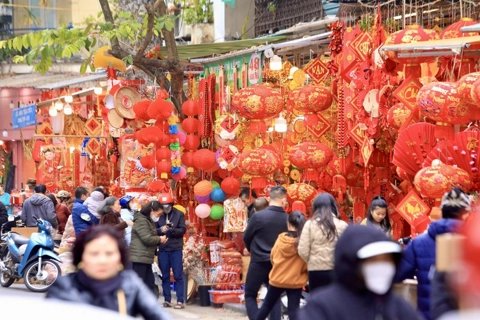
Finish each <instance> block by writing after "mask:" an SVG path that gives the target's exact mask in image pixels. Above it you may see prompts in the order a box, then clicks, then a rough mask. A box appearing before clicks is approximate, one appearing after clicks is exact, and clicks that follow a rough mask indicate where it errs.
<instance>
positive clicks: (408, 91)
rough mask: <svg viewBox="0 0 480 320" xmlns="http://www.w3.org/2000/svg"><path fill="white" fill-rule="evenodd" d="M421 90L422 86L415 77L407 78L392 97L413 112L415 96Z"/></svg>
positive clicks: (415, 103)
mask: <svg viewBox="0 0 480 320" xmlns="http://www.w3.org/2000/svg"><path fill="white" fill-rule="evenodd" d="M421 88H422V84H421V83H420V81H418V79H417V77H414V76H409V77H408V78H406V79H405V80H404V81H403V82H402V84H401V85H400V86H398V88H397V89H396V90H395V91H394V92H393V95H394V96H395V98H397V99H398V101H400V102H401V103H403V104H404V105H405V106H406V107H408V108H410V109H411V110H414V109H415V107H416V105H417V95H418V92H419V91H420V89H421Z"/></svg>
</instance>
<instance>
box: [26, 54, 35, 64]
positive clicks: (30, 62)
mask: <svg viewBox="0 0 480 320" xmlns="http://www.w3.org/2000/svg"><path fill="white" fill-rule="evenodd" d="M32 60H33V56H32V55H31V54H27V56H26V62H27V64H28V65H29V66H30V65H32Z"/></svg>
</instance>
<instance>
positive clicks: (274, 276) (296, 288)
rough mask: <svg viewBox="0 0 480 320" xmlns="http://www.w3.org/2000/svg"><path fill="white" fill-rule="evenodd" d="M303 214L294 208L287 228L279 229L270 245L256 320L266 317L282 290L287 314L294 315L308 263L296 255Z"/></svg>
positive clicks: (297, 307)
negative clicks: (265, 285) (264, 290)
mask: <svg viewBox="0 0 480 320" xmlns="http://www.w3.org/2000/svg"><path fill="white" fill-rule="evenodd" d="M305 222H306V219H305V216H304V215H303V214H302V213H301V212H300V211H293V212H292V213H290V215H289V216H288V220H287V226H288V232H284V233H281V234H280V235H279V236H278V238H277V241H276V242H275V245H274V246H273V248H272V253H271V255H270V260H271V261H272V271H270V275H269V279H270V280H269V286H268V292H267V295H266V297H265V300H264V301H263V305H262V307H261V308H260V310H259V311H258V313H257V317H256V320H265V319H266V318H267V316H268V314H269V313H270V311H271V310H272V308H273V306H275V304H276V303H277V301H278V300H279V299H280V297H281V295H282V293H283V292H284V291H286V292H287V297H288V318H289V319H290V320H296V319H297V311H298V309H299V307H300V299H301V297H302V288H303V287H304V286H305V285H306V284H307V281H308V270H307V263H306V262H305V261H304V260H303V259H302V258H300V256H299V255H298V250H297V247H298V240H299V238H300V234H301V233H302V229H303V226H304V225H305Z"/></svg>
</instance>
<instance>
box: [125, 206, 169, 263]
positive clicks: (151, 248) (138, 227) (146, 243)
mask: <svg viewBox="0 0 480 320" xmlns="http://www.w3.org/2000/svg"><path fill="white" fill-rule="evenodd" d="M133 223H134V225H133V228H132V241H131V242H130V260H131V261H132V262H137V263H146V264H152V263H153V259H154V258H155V253H156V251H157V245H158V244H159V243H160V237H159V236H158V235H157V230H156V229H155V224H154V223H153V221H152V219H150V217H145V216H144V215H143V214H141V213H140V212H135V214H134V216H133ZM168 241H170V239H168ZM168 241H167V242H168Z"/></svg>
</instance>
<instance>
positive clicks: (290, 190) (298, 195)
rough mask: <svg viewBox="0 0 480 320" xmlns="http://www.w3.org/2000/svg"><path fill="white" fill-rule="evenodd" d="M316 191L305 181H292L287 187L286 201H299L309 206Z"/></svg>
mask: <svg viewBox="0 0 480 320" xmlns="http://www.w3.org/2000/svg"><path fill="white" fill-rule="evenodd" d="M317 194H318V191H317V190H316V189H315V188H314V187H312V186H311V185H308V184H306V183H293V184H291V185H289V186H288V187H287V197H288V202H290V203H293V202H295V201H301V202H303V203H304V204H305V206H307V207H310V206H311V204H312V201H313V199H314V198H315V196H316V195H317Z"/></svg>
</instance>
